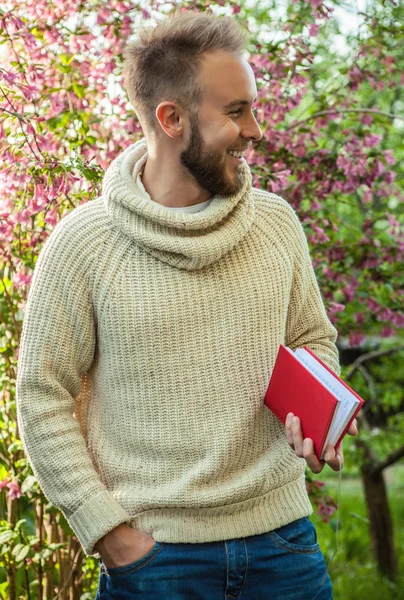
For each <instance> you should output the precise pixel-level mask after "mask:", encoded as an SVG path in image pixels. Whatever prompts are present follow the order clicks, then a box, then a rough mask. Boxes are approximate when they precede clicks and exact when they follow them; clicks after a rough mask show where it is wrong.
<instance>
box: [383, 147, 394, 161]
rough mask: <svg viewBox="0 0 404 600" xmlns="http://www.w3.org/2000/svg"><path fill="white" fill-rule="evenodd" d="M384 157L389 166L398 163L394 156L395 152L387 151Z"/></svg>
mask: <svg viewBox="0 0 404 600" xmlns="http://www.w3.org/2000/svg"><path fill="white" fill-rule="evenodd" d="M383 155H384V158H385V161H386V163H387V164H388V165H394V164H395V163H396V162H397V159H396V157H395V156H394V155H393V150H391V149H389V150H385V151H384V153H383Z"/></svg>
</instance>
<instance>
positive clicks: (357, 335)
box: [348, 331, 366, 348]
mask: <svg viewBox="0 0 404 600" xmlns="http://www.w3.org/2000/svg"><path fill="white" fill-rule="evenodd" d="M348 339H349V346H350V347H351V348H354V347H356V346H360V345H361V344H362V342H363V341H364V340H365V339H366V336H365V335H364V334H363V333H361V332H360V331H351V332H350V334H349V338H348Z"/></svg>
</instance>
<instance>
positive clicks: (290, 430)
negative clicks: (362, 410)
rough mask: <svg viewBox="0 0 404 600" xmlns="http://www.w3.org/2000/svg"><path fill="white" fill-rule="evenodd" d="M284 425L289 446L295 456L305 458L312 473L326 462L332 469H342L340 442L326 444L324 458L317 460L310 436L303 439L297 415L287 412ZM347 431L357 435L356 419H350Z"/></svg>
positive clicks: (342, 459) (317, 471)
mask: <svg viewBox="0 0 404 600" xmlns="http://www.w3.org/2000/svg"><path fill="white" fill-rule="evenodd" d="M285 426H286V437H287V439H288V444H289V446H290V447H291V448H292V450H294V451H295V452H296V454H297V456H299V457H300V458H304V459H305V461H306V463H307V465H308V467H309V469H311V471H313V473H321V471H322V470H323V469H324V465H326V464H327V465H329V466H330V467H331V469H333V470H334V471H339V470H340V469H342V467H343V465H344V454H343V452H342V443H341V444H340V445H339V446H337V447H336V448H334V446H331V444H328V446H327V448H326V451H325V453H324V460H319V459H318V458H317V456H316V454H315V452H314V444H313V440H311V439H310V438H305V439H303V434H302V428H301V425H300V419H299V417H296V416H295V415H294V414H293V413H288V415H287V417H286V423H285ZM347 433H349V435H357V433H358V427H357V421H356V419H354V420H353V421H352V423H351V425H350V427H349V429H348V432H347ZM338 457H340V459H339V458H338Z"/></svg>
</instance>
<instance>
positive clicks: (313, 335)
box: [285, 208, 340, 375]
mask: <svg viewBox="0 0 404 600" xmlns="http://www.w3.org/2000/svg"><path fill="white" fill-rule="evenodd" d="M290 211H291V213H293V215H292V219H293V232H294V235H293V236H292V239H294V240H295V266H294V277H293V283H292V289H291V295H290V302H289V308H288V318H287V326H286V339H285V342H286V345H287V346H289V348H291V349H292V350H295V349H296V348H301V347H303V346H307V347H308V348H310V350H312V351H313V352H314V353H315V354H316V355H317V356H318V357H319V358H321V360H323V361H324V362H325V363H326V365H328V366H329V367H330V369H332V370H333V371H334V372H335V373H336V374H338V375H339V373H340V366H339V360H338V349H337V347H336V345H335V342H336V339H337V335H338V334H337V330H336V329H335V327H334V326H333V325H332V324H331V322H330V320H329V319H328V317H327V313H326V311H325V307H324V303H323V299H322V297H321V293H320V289H319V286H318V283H317V279H316V275H315V272H314V269H313V265H312V262H311V258H310V252H309V248H308V244H307V240H306V236H305V233H304V230H303V227H302V225H301V223H300V221H299V220H298V218H297V216H296V214H295V213H294V211H293V210H292V209H291V208H290Z"/></svg>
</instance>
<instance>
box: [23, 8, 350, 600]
mask: <svg viewBox="0 0 404 600" xmlns="http://www.w3.org/2000/svg"><path fill="white" fill-rule="evenodd" d="M245 47H246V37H245V33H244V31H243V30H242V29H241V28H240V27H239V26H238V24H237V23H236V22H235V21H234V20H232V19H225V18H217V17H212V16H210V15H207V14H194V13H187V14H185V15H184V14H176V16H175V17H174V18H172V19H169V20H167V21H166V22H164V23H162V24H160V25H158V26H157V27H156V28H155V29H153V30H149V31H146V32H143V33H142V35H141V36H140V39H139V40H138V41H136V42H135V43H133V44H129V45H128V46H127V48H126V50H125V69H124V73H125V87H126V89H127V92H128V95H129V98H130V100H131V102H132V104H133V106H134V108H135V110H136V112H137V114H138V117H139V119H140V122H141V124H142V127H143V130H144V133H145V140H141V141H140V142H137V143H136V144H133V145H132V146H130V147H129V148H127V149H126V150H125V151H124V152H123V153H122V154H120V155H119V156H118V157H117V158H116V159H115V160H114V161H113V163H112V164H111V165H110V167H109V168H108V170H107V172H106V174H105V177H104V181H103V195H102V197H100V198H99V199H97V200H95V201H92V202H89V203H87V204H85V205H82V206H80V207H78V208H76V209H75V210H73V211H72V212H71V213H70V214H69V215H68V216H67V217H65V218H64V219H63V220H62V221H61V222H60V223H59V224H58V225H57V227H56V228H55V230H54V231H53V233H52V235H51V236H50V237H49V239H48V240H47V242H46V244H45V246H44V248H43V250H42V252H41V254H40V257H39V259H38V263H37V266H36V269H35V274H34V278H33V282H32V286H31V290H30V295H29V299H28V304H27V309H26V315H25V320H24V329H23V336H22V343H21V349H20V359H19V375H18V382H17V398H18V421H19V426H20V432H21V436H22V439H23V442H24V445H25V449H26V452H27V455H28V456H29V458H30V461H31V463H32V466H33V469H34V472H35V474H36V476H37V478H38V481H39V482H40V484H41V486H42V488H43V490H44V493H45V494H46V495H47V497H48V498H49V500H51V501H52V502H53V503H54V504H55V505H57V506H59V507H60V508H61V510H62V511H63V513H64V514H65V515H66V517H67V518H68V520H69V522H70V524H71V526H72V528H73V530H74V531H75V533H76V534H77V537H78V539H79V540H80V542H81V544H82V546H83V548H84V550H85V552H86V553H87V554H95V553H96V554H97V555H100V557H101V559H102V562H101V573H100V582H99V597H100V598H102V599H103V600H107V599H116V600H124V599H126V598H139V597H141V598H147V599H148V600H154V599H157V598H158V599H161V598H167V599H170V600H189V599H191V598H192V599H193V600H194V599H197V598H200V599H204V600H219V599H222V598H228V599H234V598H241V599H242V600H259V599H264V598H272V599H282V600H287V599H288V598H292V597H293V598H294V599H302V600H303V599H304V600H314V598H316V599H317V600H329V599H330V598H331V597H332V591H331V583H330V580H329V577H328V575H327V573H326V569H325V564H324V559H323V556H322V554H321V551H320V549H319V547H318V544H317V540H316V534H315V530H314V527H313V526H312V525H311V523H310V521H309V520H308V518H307V517H308V515H309V514H310V513H311V512H312V508H311V504H310V501H309V499H308V496H307V492H306V488H305V476H304V471H305V466H306V463H307V464H308V465H309V467H310V468H311V469H312V470H313V471H314V472H316V473H317V472H319V471H320V470H321V469H322V468H323V465H324V463H320V462H319V461H318V460H317V458H316V457H315V454H314V451H313V445H312V442H311V440H305V441H304V442H303V438H302V434H301V429H300V425H299V421H298V418H297V417H293V418H292V416H290V418H289V419H288V423H287V427H286V431H285V428H284V426H283V425H282V424H281V423H280V422H279V421H278V419H277V418H276V417H275V416H274V415H273V414H272V413H271V412H270V411H269V410H267V409H266V407H265V406H264V402H263V399H264V395H265V391H266V389H267V385H268V382H269V379H270V376H271V371H272V368H273V365H274V362H275V359H276V355H277V352H278V348H279V345H280V344H281V343H283V344H285V345H287V346H289V347H291V348H293V349H295V348H297V347H301V346H304V345H307V346H309V347H310V348H311V349H312V350H313V351H314V352H315V353H316V354H317V355H318V356H320V357H321V358H322V360H323V361H324V362H326V363H327V364H328V365H329V366H330V367H331V368H332V369H333V370H334V371H336V372H338V369H339V367H338V354H337V349H336V347H335V339H336V335H337V334H336V331H335V329H334V327H332V325H331V324H330V322H329V320H328V318H327V316H326V313H325V310H324V306H323V303H322V299H321V295H320V292H319V289H318V285H317V282H316V279H315V275H314V272H313V269H312V265H311V261H310V256H309V252H308V247H307V243H306V239H305V237H304V233H303V230H302V227H301V225H300V223H299V221H298V219H297V217H296V215H295V213H294V211H293V210H292V209H291V207H290V206H289V205H288V203H287V202H285V201H284V200H283V199H281V198H279V197H278V196H275V195H273V194H269V193H267V192H265V191H262V190H257V189H254V188H253V187H252V178H251V173H250V170H249V167H248V165H247V162H246V161H245V159H244V158H243V156H244V155H245V152H246V150H248V148H249V147H251V145H252V144H254V143H256V142H258V141H259V140H260V139H261V137H262V134H261V131H260V128H259V126H258V124H257V122H256V120H255V117H254V114H253V112H252V111H253V105H254V102H255V99H256V97H257V88H256V83H255V80H254V76H253V72H252V69H251V67H250V66H249V64H248V63H247V61H246V59H245V58H244V57H243V52H244V51H245ZM73 413H75V417H76V418H74V417H73ZM350 432H351V433H352V434H355V433H356V428H355V427H354V426H353V427H352V428H351V431H350ZM338 452H339V454H341V455H342V450H341V449H339V450H338ZM302 457H303V458H304V459H305V460H303V459H302ZM325 462H326V463H328V464H329V465H330V466H331V467H332V468H333V469H338V468H339V462H338V457H337V455H336V451H335V449H334V448H332V447H329V448H328V450H327V453H326V456H325Z"/></svg>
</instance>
